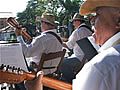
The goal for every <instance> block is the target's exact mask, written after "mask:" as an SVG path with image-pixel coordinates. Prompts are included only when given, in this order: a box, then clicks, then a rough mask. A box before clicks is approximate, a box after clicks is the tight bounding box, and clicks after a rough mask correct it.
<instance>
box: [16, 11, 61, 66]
mask: <svg viewBox="0 0 120 90" xmlns="http://www.w3.org/2000/svg"><path fill="white" fill-rule="evenodd" d="M20 31H21V30H16V31H15V33H16V35H17V39H18V41H19V42H20V43H21V45H22V49H23V53H24V55H25V57H32V61H33V62H34V63H35V64H36V65H39V62H40V58H41V55H42V53H49V52H57V51H61V50H62V40H61V39H60V38H59V39H58V37H59V36H58V37H56V36H55V35H57V33H56V24H55V16H54V15H53V14H51V13H48V12H44V13H43V14H42V16H41V31H42V33H41V35H39V36H37V37H35V39H33V40H32V42H31V44H28V45H27V44H26V43H25V42H24V41H23V39H22V36H21V32H20ZM51 32H52V33H51ZM53 33H54V35H53Z"/></svg>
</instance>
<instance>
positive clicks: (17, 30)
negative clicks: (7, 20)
mask: <svg viewBox="0 0 120 90" xmlns="http://www.w3.org/2000/svg"><path fill="white" fill-rule="evenodd" d="M23 31H26V28H21V29H15V34H16V36H20V35H22V32H23Z"/></svg>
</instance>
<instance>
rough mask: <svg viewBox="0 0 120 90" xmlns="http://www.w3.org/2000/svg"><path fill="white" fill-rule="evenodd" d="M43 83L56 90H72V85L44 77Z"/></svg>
mask: <svg viewBox="0 0 120 90" xmlns="http://www.w3.org/2000/svg"><path fill="white" fill-rule="evenodd" d="M42 83H43V85H44V86H47V87H50V88H53V89H55V90H72V85H71V84H68V83H65V82H63V81H60V80H56V79H52V78H49V77H46V76H44V77H43V79H42Z"/></svg>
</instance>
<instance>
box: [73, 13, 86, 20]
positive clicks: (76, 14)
mask: <svg viewBox="0 0 120 90" xmlns="http://www.w3.org/2000/svg"><path fill="white" fill-rule="evenodd" d="M74 20H84V16H81V15H80V14H79V13H75V14H74V16H73V18H72V21H74Z"/></svg>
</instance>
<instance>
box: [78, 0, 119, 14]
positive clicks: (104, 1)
mask: <svg viewBox="0 0 120 90" xmlns="http://www.w3.org/2000/svg"><path fill="white" fill-rule="evenodd" d="M101 6H110V7H120V0H86V1H85V2H84V3H83V4H82V5H81V7H80V14H81V15H87V14H90V13H94V12H95V10H96V8H97V7H101Z"/></svg>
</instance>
